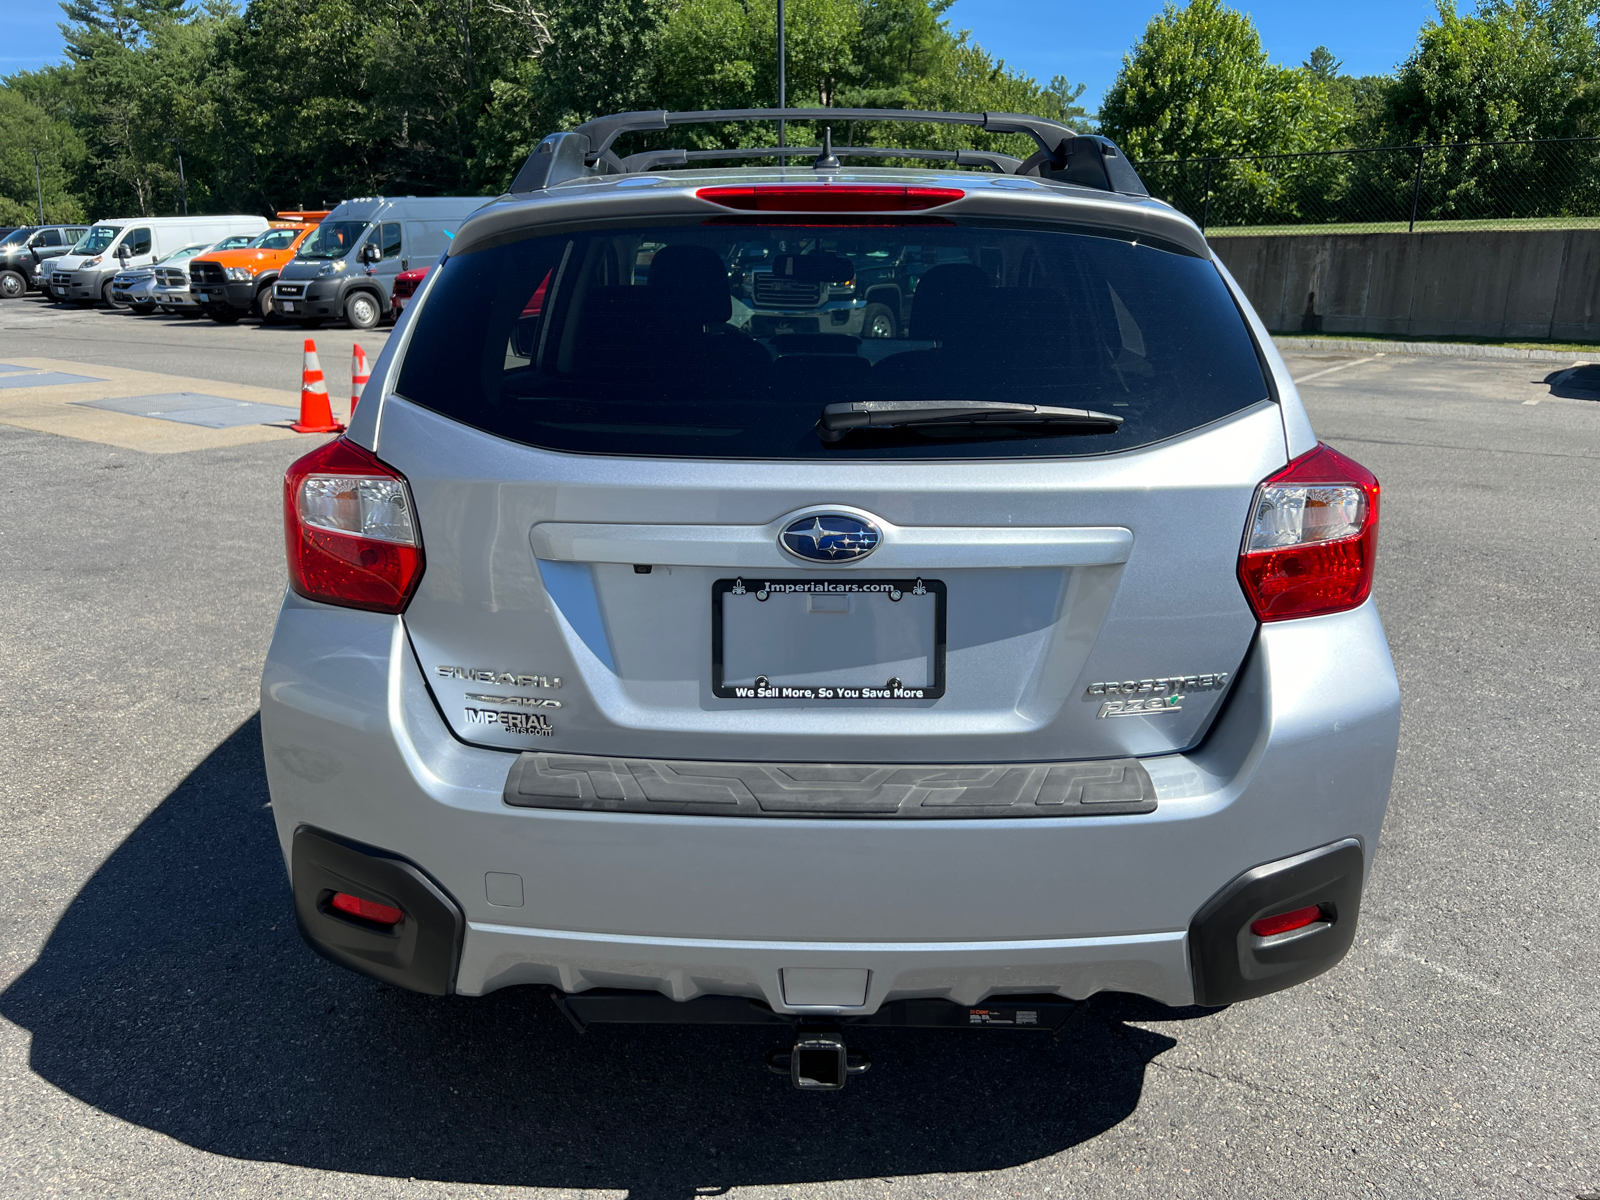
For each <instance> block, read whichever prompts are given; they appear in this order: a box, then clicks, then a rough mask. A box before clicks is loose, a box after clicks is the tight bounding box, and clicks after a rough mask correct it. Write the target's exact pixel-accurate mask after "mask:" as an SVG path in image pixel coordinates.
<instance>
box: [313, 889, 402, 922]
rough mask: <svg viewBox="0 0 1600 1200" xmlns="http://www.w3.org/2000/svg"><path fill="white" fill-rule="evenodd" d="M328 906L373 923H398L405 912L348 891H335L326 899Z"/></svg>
mask: <svg viewBox="0 0 1600 1200" xmlns="http://www.w3.org/2000/svg"><path fill="white" fill-rule="evenodd" d="M328 907H329V908H336V909H338V910H339V911H340V912H342V913H349V914H350V915H351V916H352V917H360V918H361V919H362V920H363V921H371V922H372V923H373V924H375V925H398V924H400V922H401V921H402V920H404V919H405V913H403V912H401V911H400V910H399V909H398V908H391V907H389V905H387V904H379V903H378V902H377V901H376V900H363V899H361V897H359V896H352V895H350V894H349V893H348V892H335V893H334V894H333V898H332V899H331V900H329V901H328Z"/></svg>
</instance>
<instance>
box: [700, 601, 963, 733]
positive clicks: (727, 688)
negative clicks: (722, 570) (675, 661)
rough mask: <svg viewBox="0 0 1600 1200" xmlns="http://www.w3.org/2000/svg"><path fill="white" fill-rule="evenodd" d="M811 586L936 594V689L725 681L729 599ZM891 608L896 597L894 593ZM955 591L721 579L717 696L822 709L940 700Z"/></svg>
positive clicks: (714, 672)
mask: <svg viewBox="0 0 1600 1200" xmlns="http://www.w3.org/2000/svg"><path fill="white" fill-rule="evenodd" d="M768 583H771V584H806V585H810V587H809V588H808V593H807V594H815V593H819V592H820V593H822V594H827V595H835V596H838V595H845V596H849V595H861V594H869V593H870V592H873V591H878V592H879V593H880V594H881V593H882V590H883V589H898V590H899V591H900V592H901V593H905V594H910V595H919V596H920V595H923V594H929V595H932V597H933V601H934V608H933V655H932V657H933V671H932V675H933V681H932V684H931V685H921V686H914V687H901V688H899V689H895V688H891V687H889V686H888V685H887V681H886V682H885V686H883V687H881V688H877V687H864V686H857V685H854V684H850V685H843V686H827V685H820V684H817V685H813V684H800V685H788V684H776V685H771V686H768V687H766V688H761V687H754V686H749V685H744V684H734V685H730V684H727V683H725V682H724V680H723V666H724V655H723V608H722V606H723V598H724V597H725V596H727V595H728V594H730V593H734V594H738V595H744V594H747V593H750V592H754V593H756V595H757V598H758V600H759V599H760V597H761V589H762V587H763V585H765V584H768ZM889 594H890V595H891V603H892V602H893V599H892V597H893V592H892V591H890V593H889ZM948 608H949V591H948V589H947V588H946V586H945V584H944V581H943V580H939V579H924V578H921V577H916V578H911V579H885V578H870V579H869V578H866V577H855V578H834V579H774V580H745V579H744V578H742V577H741V578H735V579H718V580H715V581H714V582H713V583H712V585H711V691H712V694H713V695H715V696H717V697H718V698H719V699H723V700H745V701H749V702H752V703H763V702H768V701H777V700H801V701H809V702H812V703H821V704H837V703H848V704H860V703H863V702H866V701H891V702H900V703H906V702H913V703H914V702H917V701H926V700H938V699H940V698H941V697H942V696H943V695H944V692H945V647H946V632H945V630H946V623H947V615H946V614H947V610H948Z"/></svg>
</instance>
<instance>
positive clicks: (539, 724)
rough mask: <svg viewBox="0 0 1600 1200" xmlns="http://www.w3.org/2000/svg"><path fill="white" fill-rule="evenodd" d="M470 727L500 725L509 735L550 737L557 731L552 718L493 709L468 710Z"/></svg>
mask: <svg viewBox="0 0 1600 1200" xmlns="http://www.w3.org/2000/svg"><path fill="white" fill-rule="evenodd" d="M467 724H468V725H500V726H502V727H504V729H505V730H506V731H507V732H508V733H520V734H524V735H535V736H538V737H550V736H552V735H553V734H554V733H555V729H554V728H553V727H552V726H551V724H550V718H549V717H546V716H542V715H540V714H539V713H526V712H498V711H496V710H495V709H492V708H469V709H467Z"/></svg>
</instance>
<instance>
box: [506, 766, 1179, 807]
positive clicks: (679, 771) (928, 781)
mask: <svg viewBox="0 0 1600 1200" xmlns="http://www.w3.org/2000/svg"><path fill="white" fill-rule="evenodd" d="M505 802H506V803H507V804H509V805H512V806H513V807H516V808H561V809H580V810H584V811H591V812H617V813H667V814H674V815H679V816H717V817H826V818H836V817H870V818H875V819H879V820H882V819H901V820H923V821H926V820H949V819H953V818H955V819H963V818H964V819H973V818H997V817H999V818H1007V817H1099V816H1121V815H1125V814H1130V813H1148V812H1154V811H1155V808H1156V792H1155V787H1154V785H1153V784H1152V783H1151V782H1150V776H1149V775H1148V774H1147V773H1146V772H1145V769H1144V767H1142V766H1141V765H1140V764H1139V762H1138V760H1136V759H1131V758H1122V759H1108V760H1104V761H1100V762H1085V763H1001V764H986V765H979V766H955V765H951V764H948V763H946V764H940V765H935V766H898V765H884V766H873V765H859V764H829V763H732V762H690V761H669V760H665V759H644V758H603V757H599V756H592V755H583V754H541V753H535V752H532V751H529V752H525V753H523V754H521V755H519V756H518V757H517V760H516V762H515V763H513V764H512V767H511V772H510V774H509V775H508V776H507V778H506V788H505Z"/></svg>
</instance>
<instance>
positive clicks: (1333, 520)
mask: <svg viewBox="0 0 1600 1200" xmlns="http://www.w3.org/2000/svg"><path fill="white" fill-rule="evenodd" d="M1377 552H1378V478H1377V476H1376V475H1374V474H1373V473H1372V472H1371V471H1369V470H1367V469H1366V468H1365V467H1363V466H1362V465H1361V464H1360V463H1358V462H1356V461H1355V460H1354V459H1352V458H1346V457H1345V456H1344V455H1343V454H1340V453H1339V452H1338V451H1337V450H1335V449H1333V448H1332V447H1331V446H1326V445H1323V444H1322V443H1321V442H1318V443H1317V446H1316V449H1314V450H1310V451H1308V452H1307V453H1305V454H1302V455H1301V456H1300V457H1299V458H1297V459H1295V460H1294V461H1293V462H1292V463H1290V464H1289V465H1288V466H1287V467H1285V468H1284V469H1283V470H1281V471H1279V472H1278V473H1277V474H1276V475H1271V476H1269V477H1268V478H1266V479H1264V480H1263V481H1262V483H1261V486H1260V487H1258V488H1257V489H1256V499H1255V505H1254V507H1252V509H1251V511H1250V525H1249V528H1248V529H1246V530H1245V536H1244V549H1243V551H1242V552H1241V553H1240V555H1239V582H1240V584H1241V585H1243V587H1244V594H1245V596H1246V598H1247V599H1248V600H1249V601H1250V607H1251V608H1253V609H1254V610H1255V613H1256V616H1257V617H1259V618H1260V619H1261V620H1263V621H1284V620H1287V619H1289V618H1291V617H1314V616H1317V615H1319V614H1322V613H1335V612H1344V611H1345V610H1346V609H1351V608H1355V607H1357V606H1358V605H1360V604H1362V603H1363V602H1365V600H1366V598H1367V596H1368V595H1370V594H1371V592H1372V572H1373V565H1374V562H1375V560H1376V558H1377Z"/></svg>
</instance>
